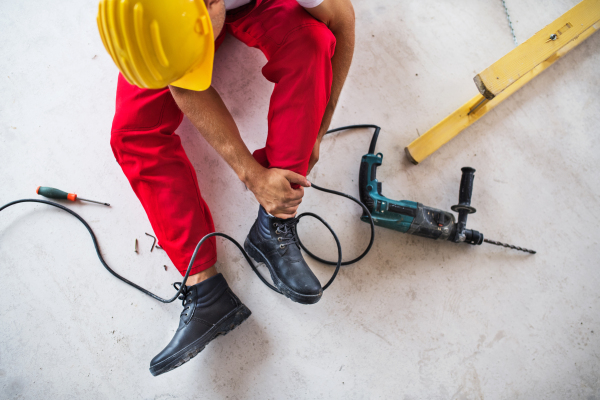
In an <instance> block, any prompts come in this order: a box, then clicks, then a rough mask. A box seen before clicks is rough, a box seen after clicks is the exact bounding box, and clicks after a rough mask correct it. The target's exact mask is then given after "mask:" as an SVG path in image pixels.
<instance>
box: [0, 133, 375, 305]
mask: <svg viewBox="0 0 600 400" xmlns="http://www.w3.org/2000/svg"><path fill="white" fill-rule="evenodd" d="M353 128H375V129H376V131H375V132H376V133H379V130H380V128H379V127H378V126H376V125H349V126H343V127H341V128H336V129H332V130H329V131H327V133H328V134H329V133H333V132H337V131H341V130H345V129H353ZM311 187H313V188H315V189H317V190H319V191H322V192H325V193H330V194H335V195H338V196H342V197H345V198H347V199H350V200H352V201H354V202H355V203H356V204H358V205H360V206H361V207H362V209H363V211H364V213H365V215H368V216H369V222H370V223H371V240H370V241H369V245H368V246H367V248H366V249H365V251H364V252H363V253H362V254H361V255H360V256H358V257H356V258H355V259H353V260H350V261H344V262H342V246H341V244H340V240H339V239H338V237H337V235H336V234H335V232H334V230H333V229H332V228H331V226H329V224H328V223H327V222H325V220H323V218H321V217H320V216H318V215H317V214H314V213H311V212H306V213H302V214H300V215H299V216H297V217H296V219H297V220H300V219H301V218H302V217H305V216H309V217H313V218H316V219H318V220H319V221H320V222H321V223H322V224H323V225H325V227H326V228H327V229H329V232H331V235H332V236H333V238H334V239H335V243H336V246H337V252H338V259H337V261H328V260H324V259H322V258H320V257H317V256H316V255H314V254H313V253H311V252H310V251H309V250H308V249H307V248H306V247H305V246H304V245H303V244H302V242H301V241H300V237H299V236H298V235H297V232H296V236H297V237H298V244H299V245H300V247H302V249H303V250H304V251H305V252H306V254H308V255H309V256H311V257H312V258H314V259H315V260H317V261H320V262H322V263H324V264H327V265H335V266H336V268H335V271H334V272H333V275H332V276H331V278H330V279H329V281H328V282H327V284H325V286H323V290H325V289H327V288H328V287H329V286H330V285H331V284H332V283H333V281H334V280H335V278H336V276H337V274H338V272H339V270H340V267H341V266H342V265H350V264H353V263H355V262H357V261H359V260H361V259H362V258H363V257H364V256H366V255H367V253H368V252H369V251H370V250H371V247H372V246H373V241H374V240H375V224H374V223H373V218H372V217H371V213H370V212H369V209H368V208H367V207H365V205H364V204H363V203H361V202H360V201H359V200H358V199H356V198H354V197H352V196H350V195H348V194H345V193H342V192H337V191H335V190H331V189H325V188H322V187H320V186H317V185H315V184H312V183H311ZM19 203H42V204H47V205H50V206H53V207H56V208H60V209H61V210H63V211H66V212H68V213H69V214H71V215H72V216H74V217H75V218H77V219H78V220H79V222H81V223H82V224H83V226H85V228H86V229H87V230H88V232H89V233H90V236H91V237H92V242H93V243H94V248H95V249H96V255H97V256H98V258H99V259H100V262H101V263H102V265H103V266H104V268H106V270H108V272H110V273H111V274H112V275H113V276H114V277H115V278H117V279H119V280H121V281H123V282H125V283H126V284H128V285H130V286H132V287H134V288H136V289H137V290H139V291H140V292H142V293H144V294H147V295H148V296H150V297H152V298H153V299H155V300H158V301H160V302H162V303H171V302H173V301H175V300H177V298H178V297H179V295H180V294H181V292H182V291H183V289H184V287H185V282H186V281H187V279H188V276H189V275H190V271H191V269H192V266H193V265H194V261H195V260H196V256H197V255H198V251H199V250H200V248H201V247H202V245H203V244H204V242H205V241H206V240H207V239H208V238H211V237H213V236H220V237H223V238H225V239H227V240H229V241H230V242H232V243H233V244H235V245H236V247H237V248H238V249H239V250H240V251H241V252H242V254H243V255H244V258H245V259H246V261H247V262H248V264H250V267H252V270H253V271H254V272H255V273H256V275H258V277H259V278H260V280H261V281H262V282H263V283H264V284H265V285H267V286H268V287H269V288H270V289H272V290H273V291H275V292H277V293H279V294H282V293H281V291H279V289H277V288H276V287H275V286H273V285H271V284H270V283H269V282H268V281H267V280H266V279H265V278H264V277H263V275H262V274H261V273H260V272H259V271H258V268H257V267H256V265H254V263H253V262H252V260H251V259H250V256H248V253H246V250H244V248H243V247H242V246H241V245H240V244H239V243H238V242H237V241H236V240H235V239H234V238H232V237H231V236H229V235H226V234H224V233H221V232H213V233H209V234H208V235H206V236H204V237H203V238H202V239H201V240H200V241H199V242H198V244H197V245H196V248H195V249H194V253H193V254H192V257H191V259H190V263H189V265H188V268H187V271H186V273H185V276H184V278H183V281H182V282H181V285H180V286H179V288H178V289H177V286H175V288H176V289H177V293H176V294H175V296H173V297H172V298H171V299H163V298H162V297H160V296H157V295H155V294H154V293H152V292H150V291H148V290H146V289H144V288H143V287H141V286H139V285H137V284H135V283H133V282H131V281H130V280H128V279H127V278H124V277H122V276H121V275H119V274H117V273H116V272H115V271H114V270H112V269H111V268H110V267H109V266H108V264H107V263H106V261H104V258H103V257H102V254H101V253H100V247H99V246H98V239H96V235H95V234H94V231H93V230H92V228H91V227H90V225H89V224H88V223H87V222H86V220H85V219H83V217H82V216H81V215H79V214H77V213H76V212H75V211H73V210H71V209H70V208H67V207H65V206H63V205H62V204H58V203H55V202H53V201H48V200H38V199H21V200H15V201H11V202H10V203H7V204H5V205H3V206H2V207H0V211H2V210H4V209H6V208H8V207H10V206H14V205H15V204H19Z"/></svg>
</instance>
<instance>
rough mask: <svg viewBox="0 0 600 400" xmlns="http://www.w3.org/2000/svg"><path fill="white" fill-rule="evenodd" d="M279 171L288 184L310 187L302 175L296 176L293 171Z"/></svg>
mask: <svg viewBox="0 0 600 400" xmlns="http://www.w3.org/2000/svg"><path fill="white" fill-rule="evenodd" d="M281 171H282V172H283V176H285V179H287V180H288V181H290V183H295V184H297V185H300V186H304V187H310V182H309V181H308V179H306V178H305V177H303V176H302V175H300V174H297V173H295V172H293V171H288V170H281Z"/></svg>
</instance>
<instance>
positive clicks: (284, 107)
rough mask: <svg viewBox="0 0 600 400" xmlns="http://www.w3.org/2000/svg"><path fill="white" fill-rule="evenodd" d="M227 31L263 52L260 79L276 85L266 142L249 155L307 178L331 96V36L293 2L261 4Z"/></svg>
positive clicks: (230, 23) (230, 24) (265, 0)
mask: <svg viewBox="0 0 600 400" xmlns="http://www.w3.org/2000/svg"><path fill="white" fill-rule="evenodd" d="M227 28H228V30H229V31H230V32H231V33H232V34H233V35H234V36H235V37H236V38H238V39H239V40H241V41H242V42H244V43H245V44H246V45H248V46H251V47H257V48H259V49H260V50H262V52H263V53H264V55H265V56H266V57H267V60H268V62H267V64H266V65H265V66H264V67H263V69H262V72H263V75H264V76H265V78H267V79H268V80H269V81H271V82H273V83H275V88H274V90H273V94H272V95H271V102H270V105H269V116H268V122H269V133H268V137H267V144H266V146H265V147H264V148H262V149H259V150H256V151H255V152H254V157H255V158H256V159H257V160H258V162H260V163H261V164H262V165H263V166H265V167H268V168H282V169H288V170H292V171H294V172H296V173H299V174H302V175H306V172H307V170H308V162H309V160H310V155H311V153H312V149H313V146H314V144H315V141H316V139H317V135H318V133H319V127H320V125H321V120H322V119H323V114H324V113H325V107H326V106H327V103H328V102H329V96H330V93H331V81H332V70H331V57H333V53H334V51H335V36H333V34H332V33H331V31H330V30H329V29H328V28H327V26H326V25H325V24H323V23H321V22H319V21H317V20H316V19H314V18H313V17H312V16H311V15H310V14H309V13H308V12H307V11H306V10H304V9H303V8H302V7H300V6H299V5H298V3H297V2H296V0H263V1H262V2H260V4H259V5H257V6H256V8H255V9H254V10H253V11H252V12H251V13H250V14H248V15H246V16H244V17H242V18H238V19H236V20H235V21H231V20H230V21H228V22H227Z"/></svg>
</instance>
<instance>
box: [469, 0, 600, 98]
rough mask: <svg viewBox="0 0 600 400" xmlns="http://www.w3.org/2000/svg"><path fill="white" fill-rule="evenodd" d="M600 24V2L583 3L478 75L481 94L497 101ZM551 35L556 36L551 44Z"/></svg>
mask: <svg viewBox="0 0 600 400" xmlns="http://www.w3.org/2000/svg"><path fill="white" fill-rule="evenodd" d="M598 21H600V0H583V1H582V2H580V3H579V4H577V5H576V6H575V7H573V8H571V9H570V10H569V11H567V12H566V13H564V14H563V15H562V16H560V17H559V18H557V19H556V20H555V21H554V22H552V23H550V24H548V25H547V26H546V27H545V28H544V29H542V30H540V31H539V32H538V33H536V34H535V35H533V36H532V37H530V38H529V39H528V40H527V41H526V42H524V43H522V44H520V45H519V46H517V47H516V48H515V49H514V50H512V51H511V52H510V53H508V54H507V55H505V56H504V57H502V58H501V59H500V60H498V61H496V62H495V63H494V64H493V65H492V66H490V67H489V68H487V69H486V70H485V71H483V72H481V73H480V74H479V75H477V76H476V77H475V78H474V80H475V84H476V85H477V88H478V89H479V92H480V93H481V94H482V95H484V96H485V97H486V98H488V99H492V98H494V96H497V95H498V94H500V93H502V91H503V90H506V88H508V87H509V86H510V85H512V84H514V83H515V82H517V81H518V80H519V79H521V78H522V77H523V76H524V75H526V74H527V73H528V72H529V71H530V70H532V69H533V68H534V67H536V66H537V65H539V64H540V63H542V62H544V61H545V60H546V59H548V57H551V56H552V55H553V54H555V53H556V52H558V51H560V49H561V48H563V47H564V46H568V44H569V43H570V42H571V41H573V40H575V39H576V38H577V37H578V36H579V35H581V34H582V33H583V32H585V31H587V30H588V29H589V28H590V27H591V26H593V25H594V24H595V23H597V22H598ZM551 35H556V39H555V40H551V39H550V37H551Z"/></svg>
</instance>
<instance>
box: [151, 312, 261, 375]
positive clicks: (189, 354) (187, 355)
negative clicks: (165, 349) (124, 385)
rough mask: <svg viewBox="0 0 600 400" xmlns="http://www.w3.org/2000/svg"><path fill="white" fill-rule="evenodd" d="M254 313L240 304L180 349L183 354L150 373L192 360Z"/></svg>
mask: <svg viewBox="0 0 600 400" xmlns="http://www.w3.org/2000/svg"><path fill="white" fill-rule="evenodd" d="M250 314H252V312H251V311H250V310H249V309H248V307H246V306H245V305H243V304H242V305H240V306H238V307H237V308H236V309H235V310H233V311H231V312H230V313H229V314H227V315H226V316H225V317H223V318H221V320H220V321H219V322H217V323H216V324H215V325H214V326H213V327H212V328H210V329H209V330H208V332H206V333H205V334H204V335H202V336H201V337H200V338H198V339H197V340H196V341H195V342H194V343H192V344H190V345H188V346H187V347H186V348H184V349H183V350H180V351H179V353H181V356H180V357H178V358H176V359H174V360H171V361H170V362H169V363H168V364H165V365H161V366H160V367H159V366H154V367H150V373H151V374H152V375H154V376H158V375H161V374H164V373H165V372H169V371H171V370H174V369H175V368H177V367H180V366H181V365H183V364H185V363H186V362H188V361H190V360H191V359H192V358H194V357H196V356H197V355H198V353H200V352H201V351H202V350H204V348H205V347H206V345H207V344H209V343H210V342H211V341H212V340H214V339H216V338H217V337H218V336H220V335H223V336H225V335H227V334H228V333H229V332H231V331H232V330H234V329H235V328H237V327H238V326H240V325H241V324H242V322H244V321H245V320H246V319H248V317H249V316H250Z"/></svg>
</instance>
